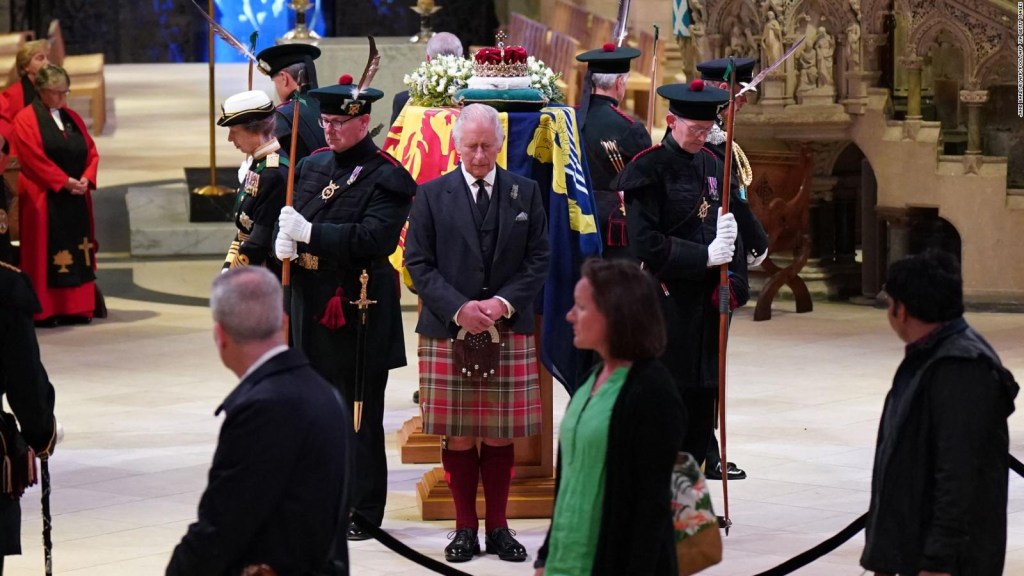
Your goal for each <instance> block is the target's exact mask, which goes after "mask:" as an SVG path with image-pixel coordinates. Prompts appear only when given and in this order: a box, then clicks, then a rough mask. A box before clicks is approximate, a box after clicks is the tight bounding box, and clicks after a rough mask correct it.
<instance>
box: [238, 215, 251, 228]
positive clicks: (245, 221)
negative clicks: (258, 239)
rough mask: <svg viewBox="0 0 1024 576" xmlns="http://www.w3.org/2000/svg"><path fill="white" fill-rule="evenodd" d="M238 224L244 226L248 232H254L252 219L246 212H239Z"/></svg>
mask: <svg viewBox="0 0 1024 576" xmlns="http://www.w3.org/2000/svg"><path fill="white" fill-rule="evenodd" d="M238 223H239V224H241V225H242V227H243V228H245V229H246V230H252V218H250V217H249V215H248V214H246V213H245V212H241V211H239V213H238Z"/></svg>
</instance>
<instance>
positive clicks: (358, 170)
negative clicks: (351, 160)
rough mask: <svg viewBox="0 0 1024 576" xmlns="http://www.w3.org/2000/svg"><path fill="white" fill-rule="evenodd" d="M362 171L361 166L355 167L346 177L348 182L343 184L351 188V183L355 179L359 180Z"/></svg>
mask: <svg viewBox="0 0 1024 576" xmlns="http://www.w3.org/2000/svg"><path fill="white" fill-rule="evenodd" d="M362 171H363V167H362V166H356V169H355V170H353V171H352V174H351V175H350V176H349V177H348V181H347V182H345V184H347V185H349V186H351V185H352V183H353V182H355V181H356V178H359V173H360V172H362Z"/></svg>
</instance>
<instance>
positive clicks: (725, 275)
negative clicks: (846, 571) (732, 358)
mask: <svg viewBox="0 0 1024 576" xmlns="http://www.w3.org/2000/svg"><path fill="white" fill-rule="evenodd" d="M803 41H804V37H801V38H800V39H799V40H797V41H796V42H794V43H793V46H792V47H790V49H789V50H787V51H786V53H785V54H783V55H782V58H779V59H778V60H777V61H775V62H773V63H772V65H771V66H769V67H767V68H765V69H764V70H762V71H761V73H760V74H758V75H757V76H756V77H755V78H754V79H753V80H752V81H751V82H750V83H749V84H747V85H746V86H744V87H743V89H742V90H740V92H739V94H735V95H734V93H735V90H736V62H735V58H733V57H729V65H728V66H727V67H726V69H725V74H726V78H727V79H728V80H729V104H728V108H727V109H726V116H725V160H724V162H725V166H724V174H723V178H722V214H727V213H728V212H729V199H730V197H731V196H732V191H731V189H730V186H731V185H732V182H731V180H732V144H733V142H732V141H733V138H732V134H733V120H734V118H733V117H734V116H735V111H736V96H741V95H743V94H744V93H745V92H747V91H748V90H753V89H754V87H755V86H757V85H758V83H760V82H761V80H763V79H764V78H765V76H767V75H768V73H769V72H771V71H772V70H774V69H776V68H777V67H778V66H779V65H780V64H782V63H783V62H785V61H786V59H787V58H789V57H790V56H792V55H793V53H794V52H796V49H797V48H798V47H799V46H800V45H801V44H803ZM730 292H731V291H730V288H729V263H728V262H726V263H725V264H722V265H721V267H720V272H719V277H718V314H719V317H718V428H719V435H720V436H721V438H720V444H721V452H722V454H721V456H722V458H721V460H722V505H723V513H724V518H725V535H726V536H728V535H729V528H730V527H731V526H732V520H730V519H729V473H728V472H729V470H728V468H729V460H728V457H727V456H726V433H725V432H726V431H725V353H726V349H727V347H728V343H729V316H730V315H731V313H732V311H731V310H729V301H730Z"/></svg>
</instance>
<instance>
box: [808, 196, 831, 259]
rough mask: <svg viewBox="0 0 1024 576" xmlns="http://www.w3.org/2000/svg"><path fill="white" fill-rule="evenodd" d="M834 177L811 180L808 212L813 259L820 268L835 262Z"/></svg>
mask: <svg viewBox="0 0 1024 576" xmlns="http://www.w3.org/2000/svg"><path fill="white" fill-rule="evenodd" d="M837 181H838V179H837V178H835V177H833V176H814V177H812V179H811V199H810V200H811V201H810V208H809V210H808V212H809V216H810V224H811V226H810V228H811V258H813V259H814V260H816V261H817V263H818V265H820V266H828V265H830V264H832V263H834V262H835V254H836V234H835V218H836V205H835V186H836V182H837Z"/></svg>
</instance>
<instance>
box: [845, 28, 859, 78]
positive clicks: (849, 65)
mask: <svg viewBox="0 0 1024 576" xmlns="http://www.w3.org/2000/svg"><path fill="white" fill-rule="evenodd" d="M846 69H847V70H851V71H854V72H859V71H860V24H858V23H856V22H854V23H852V24H850V25H849V26H847V27H846Z"/></svg>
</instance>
